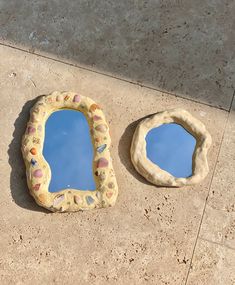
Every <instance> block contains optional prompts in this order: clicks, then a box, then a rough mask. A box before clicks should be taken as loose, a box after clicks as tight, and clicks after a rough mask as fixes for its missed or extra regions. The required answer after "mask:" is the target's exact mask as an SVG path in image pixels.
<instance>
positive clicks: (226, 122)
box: [185, 91, 235, 285]
mask: <svg viewBox="0 0 235 285" xmlns="http://www.w3.org/2000/svg"><path fill="white" fill-rule="evenodd" d="M234 95H235V91H234V94H233V99H234ZM232 102H233V100H232ZM231 106H232V104H231ZM229 114H230V112H228V113H227V118H226V121H225V126H224V130H223V135H222V138H221V142H220V146H219V151H218V155H217V157H216V161H215V166H214V169H213V172H212V177H211V181H210V184H209V189H208V192H207V196H206V200H205V204H204V207H203V211H202V217H201V221H200V223H199V227H198V231H197V235H196V240H195V244H194V247H193V251H192V256H191V260H190V264H189V269H188V272H187V274H186V279H185V285H187V282H188V278H189V274H190V271H191V266H192V261H193V257H194V253H195V250H196V246H197V242H198V239H199V234H200V231H201V226H202V222H203V218H204V215H205V210H206V206H207V201H208V198H209V195H210V191H211V185H212V182H213V178H214V174H215V171H216V166H217V163H218V159H219V155H220V151H221V147H222V143H223V140H224V134H225V131H226V129H227V125H228V119H229Z"/></svg>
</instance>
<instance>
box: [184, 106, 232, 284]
mask: <svg viewBox="0 0 235 285" xmlns="http://www.w3.org/2000/svg"><path fill="white" fill-rule="evenodd" d="M234 130H235V101H234V104H233V107H232V109H231V112H230V115H229V118H228V123H227V126H226V130H225V134H224V138H223V142H222V145H221V150H220V154H219V157H218V162H217V165H216V169H215V173H214V176H213V180H212V184H211V189H210V195H209V198H208V201H207V205H206V208H205V213H204V217H203V220H202V225H201V229H200V233H199V239H198V241H197V246H196V250H195V253H194V257H193V263H192V264H193V267H192V269H191V270H190V273H189V279H188V280H189V281H188V283H187V285H190V284H213V285H214V284H218V285H220V284H221V285H222V284H226V285H227V284H228V285H229V284H235V270H234V268H235V192H234V190H235V186H234V185H235V176H234V168H235V152H234V149H235V131H234Z"/></svg>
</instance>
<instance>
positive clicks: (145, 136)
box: [130, 109, 211, 187]
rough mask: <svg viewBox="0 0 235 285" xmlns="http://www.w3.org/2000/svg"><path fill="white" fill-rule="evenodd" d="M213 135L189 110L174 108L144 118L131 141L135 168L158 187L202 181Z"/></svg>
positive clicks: (206, 171) (206, 170) (207, 168)
mask: <svg viewBox="0 0 235 285" xmlns="http://www.w3.org/2000/svg"><path fill="white" fill-rule="evenodd" d="M210 145H211V136H210V134H209V133H208V131H207V130H206V128H205V126H204V125H203V123H202V122H200V121H199V120H198V119H196V118H195V117H193V116H192V115H191V114H190V113H189V112H187V111H185V110H183V109H173V110H167V111H164V112H160V113H157V114H155V115H153V116H151V117H149V118H147V119H144V120H143V121H141V122H140V124H139V125H138V126H137V128H136V130H135V133H134V135H133V139H132V144H131V150H130V152H131V160H132V163H133V165H134V167H135V169H136V170H137V171H138V172H139V173H140V174H141V175H142V176H144V177H145V178H146V179H147V180H148V181H150V182H151V183H153V184H155V185H159V186H173V187H180V186H184V185H193V184H196V183H199V182H200V181H202V180H203V179H204V178H205V177H206V175H207V173H208V170H209V167H208V163H207V152H208V149H209V148H210Z"/></svg>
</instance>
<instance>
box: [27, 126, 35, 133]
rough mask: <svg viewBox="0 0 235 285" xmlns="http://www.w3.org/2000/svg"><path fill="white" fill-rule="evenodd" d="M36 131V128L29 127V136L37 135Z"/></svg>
mask: <svg viewBox="0 0 235 285" xmlns="http://www.w3.org/2000/svg"><path fill="white" fill-rule="evenodd" d="M35 131H36V129H35V128H34V127H32V126H29V127H28V134H33V133H35Z"/></svg>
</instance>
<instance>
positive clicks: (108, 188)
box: [22, 91, 118, 212]
mask: <svg viewBox="0 0 235 285" xmlns="http://www.w3.org/2000/svg"><path fill="white" fill-rule="evenodd" d="M65 108H66V109H73V110H78V111H80V112H82V113H83V114H84V115H85V116H86V118H87V121H88V123H89V126H90V130H91V134H92V142H93V147H94V161H93V173H94V178H95V182H96V186H97V189H96V190H95V191H89V190H88V191H81V190H79V189H64V190H62V191H60V192H55V193H51V192H49V191H48V189H49V184H50V180H51V170H50V166H49V165H48V163H47V161H46V160H45V158H44V156H43V154H42V151H43V142H44V134H45V123H46V121H47V118H48V117H49V116H50V115H51V113H53V112H55V111H58V110H59V109H65ZM110 143H111V140H110V135H109V127H108V124H107V122H106V120H105V116H104V114H103V112H102V110H101V108H100V107H99V106H98V105H97V104H96V103H95V102H94V101H93V100H92V99H90V98H88V97H84V96H82V95H80V94H77V93H73V92H63V93H60V92H57V91H56V92H53V93H52V94H50V95H47V96H42V97H40V98H39V100H38V101H37V103H36V104H35V105H34V106H33V108H32V109H31V111H30V120H29V122H28V124H27V127H26V131H25V134H24V136H23V139H22V153H23V158H24V161H25V165H26V174H27V183H28V187H29V190H30V194H31V195H32V196H33V197H34V199H35V201H36V202H37V204H38V205H40V206H42V207H44V208H46V209H48V210H50V211H52V212H74V211H79V210H89V209H94V208H105V207H110V206H113V205H114V204H115V202H116V199H117V196H118V186H117V182H116V178H115V174H114V170H113V166H112V160H111V157H110V152H109V148H110Z"/></svg>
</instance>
